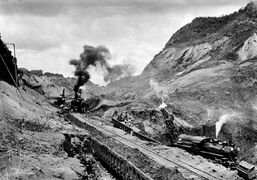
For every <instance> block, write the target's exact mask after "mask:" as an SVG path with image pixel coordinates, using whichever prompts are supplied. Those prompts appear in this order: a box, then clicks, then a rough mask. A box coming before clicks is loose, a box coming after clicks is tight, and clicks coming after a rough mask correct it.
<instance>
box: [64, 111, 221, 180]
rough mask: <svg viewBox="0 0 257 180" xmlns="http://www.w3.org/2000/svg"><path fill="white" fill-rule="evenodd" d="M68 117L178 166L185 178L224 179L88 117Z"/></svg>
mask: <svg viewBox="0 0 257 180" xmlns="http://www.w3.org/2000/svg"><path fill="white" fill-rule="evenodd" d="M68 119H69V120H70V121H71V122H73V123H74V124H76V125H79V126H80V127H82V128H85V125H87V126H90V127H93V128H95V129H97V130H99V131H101V132H104V133H105V134H107V135H108V136H111V137H112V138H114V139H115V140H117V141H119V142H120V143H122V144H129V145H130V146H131V147H134V148H137V149H139V150H140V151H141V152H143V153H144V154H146V155H148V156H149V157H151V158H152V159H153V160H160V159H161V163H162V164H163V165H164V166H166V167H167V165H168V166H169V167H175V166H176V167H178V170H179V172H180V173H181V174H182V175H183V176H184V177H185V178H188V179H199V180H202V179H210V180H222V179H223V178H221V177H217V176H214V175H212V174H210V173H208V172H205V171H203V170H201V169H199V168H196V167H194V166H193V165H191V164H189V163H187V162H184V161H182V160H180V159H178V158H173V157H169V158H167V157H164V156H162V155H160V154H158V152H156V151H154V150H152V149H150V148H149V147H148V146H147V145H145V144H138V143H135V142H134V141H132V140H130V139H127V138H125V137H123V136H121V135H119V134H117V133H115V132H114V131H111V130H109V129H107V128H106V127H103V126H102V125H99V124H97V123H94V122H92V120H88V119H87V120H86V119H85V118H82V117H79V116H78V115H76V114H74V115H70V116H69V117H68ZM157 162H159V161H157Z"/></svg>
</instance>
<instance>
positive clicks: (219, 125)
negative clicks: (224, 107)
mask: <svg viewBox="0 0 257 180" xmlns="http://www.w3.org/2000/svg"><path fill="white" fill-rule="evenodd" d="M238 115H239V114H238V113H235V112H232V113H227V114H223V115H222V116H220V119H219V121H218V122H216V124H215V125H216V138H217V137H218V135H219V133H220V130H221V128H222V125H223V124H225V123H226V122H228V121H230V120H231V118H232V117H233V116H238Z"/></svg>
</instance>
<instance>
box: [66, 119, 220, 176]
mask: <svg viewBox="0 0 257 180" xmlns="http://www.w3.org/2000/svg"><path fill="white" fill-rule="evenodd" d="M71 116H72V117H73V118H75V119H76V120H77V121H80V120H79V119H78V118H76V117H74V116H73V115H71ZM83 119H84V118H83ZM84 120H85V119H84ZM85 121H86V120H85ZM83 123H84V124H87V125H88V126H91V127H93V128H95V127H94V126H97V127H98V128H100V129H102V130H104V131H108V132H109V133H111V134H114V135H116V136H118V137H120V138H121V139H124V140H126V141H129V142H130V143H132V144H135V145H137V146H140V147H141V148H143V149H145V150H146V151H148V152H151V153H152V154H154V155H155V156H159V157H161V158H163V159H165V160H166V161H169V162H171V163H173V164H175V165H177V166H179V167H180V168H182V169H186V170H188V171H190V172H191V173H192V174H195V175H197V176H198V177H201V178H202V179H213V180H222V179H223V178H220V177H217V176H213V175H212V174H209V173H207V172H205V171H203V170H201V169H198V168H196V167H194V166H193V165H190V164H188V163H186V162H184V161H182V160H179V159H169V158H166V157H164V156H162V155H159V154H158V153H157V152H155V151H153V150H151V149H149V148H147V147H145V146H142V145H140V144H137V143H135V142H133V141H131V140H129V139H126V138H124V137H122V136H120V135H119V134H117V133H114V132H113V131H110V130H108V129H106V128H103V127H101V126H99V125H97V124H95V123H92V122H88V121H87V122H83ZM84 128H85V127H84ZM115 140H117V141H119V142H121V143H123V142H122V141H120V140H118V139H115ZM176 161H177V162H176ZM182 169H181V170H182ZM182 171H183V170H182ZM195 171H197V172H195ZM184 173H185V174H188V172H184Z"/></svg>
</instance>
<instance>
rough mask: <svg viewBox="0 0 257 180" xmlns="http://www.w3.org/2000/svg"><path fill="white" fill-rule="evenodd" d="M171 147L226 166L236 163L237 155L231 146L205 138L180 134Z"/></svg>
mask: <svg viewBox="0 0 257 180" xmlns="http://www.w3.org/2000/svg"><path fill="white" fill-rule="evenodd" d="M173 145H174V146H176V147H179V148H183V149H185V150H187V151H189V152H192V153H194V154H199V155H202V156H204V157H206V158H209V159H214V160H216V161H218V162H220V163H222V164H224V165H228V166H231V163H235V162H236V157H237V153H238V150H237V149H236V148H235V146H234V145H233V144H229V143H227V142H222V141H219V140H217V139H214V138H210V137H205V136H191V135H186V134H181V135H179V137H178V140H177V141H176V142H174V143H173Z"/></svg>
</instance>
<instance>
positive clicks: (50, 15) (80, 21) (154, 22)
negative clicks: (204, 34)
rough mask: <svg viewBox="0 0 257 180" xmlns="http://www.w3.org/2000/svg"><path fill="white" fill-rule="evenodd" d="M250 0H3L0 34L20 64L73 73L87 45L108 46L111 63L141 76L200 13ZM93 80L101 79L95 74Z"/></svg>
mask: <svg viewBox="0 0 257 180" xmlns="http://www.w3.org/2000/svg"><path fill="white" fill-rule="evenodd" d="M248 2H250V0H0V32H1V34H2V39H3V40H4V41H5V42H13V43H15V44H16V48H17V49H16V52H17V59H18V65H19V67H25V68H27V69H29V70H31V69H42V70H43V71H49V72H55V73H61V74H64V75H65V76H73V72H74V67H73V66H71V65H69V63H68V62H69V60H70V59H74V58H75V59H76V58H79V54H80V53H81V52H82V50H83V49H82V48H83V46H84V45H85V44H87V45H92V46H98V45H104V46H106V47H107V48H108V49H109V50H110V52H111V54H112V59H111V62H110V64H118V63H122V62H125V63H130V64H133V65H135V66H136V68H137V70H136V74H140V73H141V72H142V71H143V69H144V67H145V66H146V65H147V64H148V63H149V62H150V61H151V60H152V59H153V56H154V55H155V54H157V53H158V52H159V51H161V50H162V48H163V47H164V45H165V43H166V42H167V41H168V40H169V39H170V37H171V36H172V34H173V33H175V32H176V31H177V30H178V29H179V28H181V27H182V26H184V25H185V24H187V23H189V22H191V21H192V20H193V19H194V18H195V17H197V16H221V15H225V14H230V13H232V12H234V11H237V10H238V9H240V8H241V7H244V6H246V4H247V3H248ZM91 73H92V76H91V80H92V81H93V82H95V83H99V84H102V83H103V79H102V78H101V76H99V75H97V73H95V72H91Z"/></svg>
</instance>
